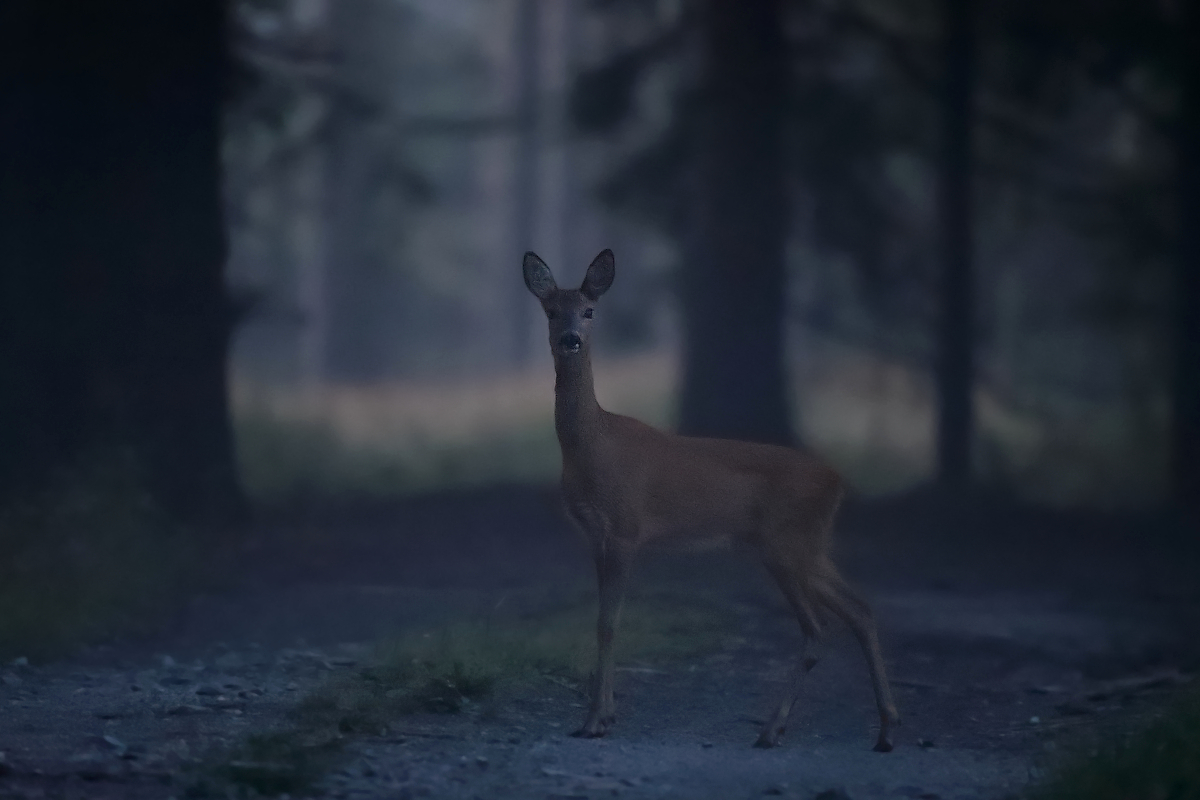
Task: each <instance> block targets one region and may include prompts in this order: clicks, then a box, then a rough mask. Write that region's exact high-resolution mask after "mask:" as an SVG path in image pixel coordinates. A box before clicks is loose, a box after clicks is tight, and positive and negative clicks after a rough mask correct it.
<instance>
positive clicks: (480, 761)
mask: <svg viewBox="0 0 1200 800" xmlns="http://www.w3.org/2000/svg"><path fill="white" fill-rule="evenodd" d="M475 764H476V765H477V766H478V767H479V768H480V769H487V768H488V760H487V756H475Z"/></svg>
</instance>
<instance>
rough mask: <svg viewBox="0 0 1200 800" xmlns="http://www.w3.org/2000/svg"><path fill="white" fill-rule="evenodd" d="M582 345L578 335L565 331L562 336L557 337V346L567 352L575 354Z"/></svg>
mask: <svg viewBox="0 0 1200 800" xmlns="http://www.w3.org/2000/svg"><path fill="white" fill-rule="evenodd" d="M582 345H583V340H581V339H580V338H579V334H578V333H574V332H572V331H567V332H566V333H564V334H563V335H562V336H560V337H558V346H559V347H560V348H562V349H563V350H567V351H569V352H572V353H574V352H576V351H577V350H579V348H580V346H582Z"/></svg>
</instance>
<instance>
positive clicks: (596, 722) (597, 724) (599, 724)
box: [571, 717, 617, 739]
mask: <svg viewBox="0 0 1200 800" xmlns="http://www.w3.org/2000/svg"><path fill="white" fill-rule="evenodd" d="M616 721H617V720H616V717H605V718H603V719H589V720H588V721H587V722H585V723H583V727H582V728H580V729H579V730H577V731H575V732H574V733H572V734H571V735H572V736H574V737H575V738H576V739H599V738H600V737H601V736H607V735H608V729H609V728H610V727H612V724H613V723H614V722H616Z"/></svg>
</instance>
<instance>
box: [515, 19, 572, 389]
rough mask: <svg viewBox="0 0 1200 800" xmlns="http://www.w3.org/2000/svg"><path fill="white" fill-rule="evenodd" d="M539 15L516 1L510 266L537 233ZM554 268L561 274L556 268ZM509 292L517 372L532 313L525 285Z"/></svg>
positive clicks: (526, 354) (525, 358)
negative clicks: (514, 242)
mask: <svg viewBox="0 0 1200 800" xmlns="http://www.w3.org/2000/svg"><path fill="white" fill-rule="evenodd" d="M541 11H542V4H541V0H517V15H516V30H515V35H516V57H517V97H516V106H517V107H516V116H517V146H516V164H514V167H513V168H514V173H513V198H512V200H513V219H512V225H513V236H514V238H515V239H516V245H517V247H516V252H514V253H513V259H514V260H513V263H514V264H516V263H517V262H516V259H518V258H520V255H521V253H524V252H525V251H526V250H532V249H533V240H534V236H535V234H536V228H537V198H538V153H539V149H540V148H539V144H540V142H539V137H538V132H539V131H538V128H539V124H538V123H539V116H540V115H539V114H538V105H539V103H538V99H539V98H538V95H539V93H540V92H539V88H540V85H541V84H540V80H539V78H540V76H541V59H540V58H539V55H540V53H541V38H542V37H541ZM555 267H556V268H561V265H559V264H556V265H555ZM513 274H514V275H515V274H516V272H514V273H513ZM512 286H513V289H512V291H513V292H515V293H516V294H515V296H514V297H513V303H514V305H513V308H512V318H513V360H514V361H515V363H516V365H517V366H518V367H523V366H525V365H526V364H527V363H529V358H530V356H531V355H532V353H533V349H532V344H533V313H532V310H531V309H532V306H531V305H530V303H529V292H528V290H527V289H526V288H525V284H524V283H523V282H521V281H513V282H512Z"/></svg>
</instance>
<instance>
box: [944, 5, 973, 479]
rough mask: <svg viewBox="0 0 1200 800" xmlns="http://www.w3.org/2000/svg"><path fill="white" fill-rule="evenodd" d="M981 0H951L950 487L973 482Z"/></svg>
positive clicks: (947, 127) (947, 206)
mask: <svg viewBox="0 0 1200 800" xmlns="http://www.w3.org/2000/svg"><path fill="white" fill-rule="evenodd" d="M972 5H973V0H944V2H943V6H942V7H943V14H944V24H945V34H944V36H945V41H944V47H945V50H944V62H943V64H944V70H945V76H944V92H945V97H944V101H943V102H944V106H943V128H942V137H943V138H942V158H941V175H940V187H939V188H940V196H939V201H940V206H941V208H940V213H941V237H942V238H941V284H940V287H939V297H938V304H939V314H940V319H939V325H938V330H937V369H936V380H937V396H938V420H937V479H938V482H939V483H940V484H941V485H942V486H945V487H948V488H959V487H962V486H964V485H966V484H969V483H970V482H971V472H972V469H971V438H972V432H973V425H972V416H973V414H972V408H971V406H972V402H971V390H972V387H973V385H974V379H975V370H974V364H973V351H974V347H975V326H974V319H975V314H974V281H973V279H972V278H973V276H972V267H971V250H972V248H971V243H972V224H971V223H972V196H971V171H972V157H971V141H972V128H973V122H974V113H973V103H972V96H973V93H974V86H975V74H974V72H975V32H974V15H973V8H972Z"/></svg>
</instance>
